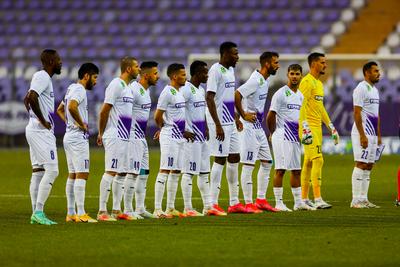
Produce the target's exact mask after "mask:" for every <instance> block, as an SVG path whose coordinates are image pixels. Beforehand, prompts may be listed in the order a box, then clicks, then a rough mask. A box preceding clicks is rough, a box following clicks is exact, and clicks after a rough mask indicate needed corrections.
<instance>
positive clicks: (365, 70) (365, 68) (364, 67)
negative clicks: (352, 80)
mask: <svg viewBox="0 0 400 267" xmlns="http://www.w3.org/2000/svg"><path fill="white" fill-rule="evenodd" d="M372 66H377V67H378V63H376V62H375V61H370V62H368V63H365V64H364V66H363V74H364V75H365V73H367V71H369V70H370V69H371V68H372Z"/></svg>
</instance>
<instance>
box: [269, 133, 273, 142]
mask: <svg viewBox="0 0 400 267" xmlns="http://www.w3.org/2000/svg"><path fill="white" fill-rule="evenodd" d="M268 141H269V142H270V143H272V134H269V136H268Z"/></svg>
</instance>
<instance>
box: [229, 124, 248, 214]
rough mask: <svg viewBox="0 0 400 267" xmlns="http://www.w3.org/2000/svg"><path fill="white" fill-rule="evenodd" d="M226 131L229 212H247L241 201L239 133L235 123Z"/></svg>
mask: <svg viewBox="0 0 400 267" xmlns="http://www.w3.org/2000/svg"><path fill="white" fill-rule="evenodd" d="M224 131H225V141H226V142H228V143H229V154H228V158H227V159H228V163H227V164H226V178H227V180H228V187H229V208H228V213H246V207H245V206H244V205H243V204H242V203H240V201H239V161H240V142H239V134H238V131H237V129H236V126H235V125H229V126H227V127H225V128H224Z"/></svg>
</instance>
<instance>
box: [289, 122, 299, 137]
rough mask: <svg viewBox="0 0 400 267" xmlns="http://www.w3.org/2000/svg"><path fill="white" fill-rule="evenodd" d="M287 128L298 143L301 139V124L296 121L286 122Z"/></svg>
mask: <svg viewBox="0 0 400 267" xmlns="http://www.w3.org/2000/svg"><path fill="white" fill-rule="evenodd" d="M285 126H286V127H287V129H289V131H290V133H291V134H292V135H293V136H294V137H295V138H296V141H300V138H299V123H298V122H295V121H285Z"/></svg>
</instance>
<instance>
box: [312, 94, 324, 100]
mask: <svg viewBox="0 0 400 267" xmlns="http://www.w3.org/2000/svg"><path fill="white" fill-rule="evenodd" d="M314 99H315V100H317V101H324V97H323V96H322V95H316V96H314Z"/></svg>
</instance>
